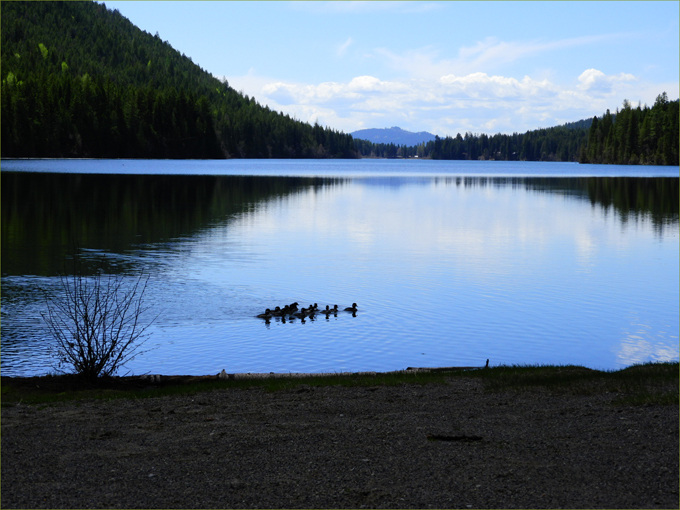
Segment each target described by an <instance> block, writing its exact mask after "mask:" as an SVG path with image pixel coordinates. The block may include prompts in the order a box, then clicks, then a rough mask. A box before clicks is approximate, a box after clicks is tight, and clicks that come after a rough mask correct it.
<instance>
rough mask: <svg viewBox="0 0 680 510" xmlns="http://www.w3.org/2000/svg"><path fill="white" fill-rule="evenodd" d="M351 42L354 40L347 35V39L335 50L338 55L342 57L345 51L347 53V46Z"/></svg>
mask: <svg viewBox="0 0 680 510" xmlns="http://www.w3.org/2000/svg"><path fill="white" fill-rule="evenodd" d="M353 42H354V40H353V39H352V38H351V37H348V38H347V40H346V41H345V42H344V43H342V44H341V45H340V46H339V47H338V50H337V51H336V54H337V55H338V57H344V56H345V53H347V48H349V47H350V46H351V45H352V43H353Z"/></svg>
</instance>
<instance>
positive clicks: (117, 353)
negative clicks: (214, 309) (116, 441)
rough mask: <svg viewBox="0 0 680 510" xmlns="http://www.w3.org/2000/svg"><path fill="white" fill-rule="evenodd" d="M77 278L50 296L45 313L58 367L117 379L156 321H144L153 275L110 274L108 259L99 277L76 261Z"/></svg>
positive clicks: (65, 279)
mask: <svg viewBox="0 0 680 510" xmlns="http://www.w3.org/2000/svg"><path fill="white" fill-rule="evenodd" d="M73 266H74V271H73V274H72V275H68V276H61V288H60V290H61V293H60V295H58V296H54V297H50V296H47V297H46V298H45V299H46V304H47V311H46V312H43V313H42V317H43V320H44V321H45V324H46V325H47V329H48V331H49V332H50V334H51V335H52V336H53V337H54V339H55V340H56V345H55V349H54V354H55V358H56V366H55V368H56V369H57V370H58V371H60V372H66V371H67V370H65V369H64V367H70V369H71V371H73V372H75V373H76V374H78V375H80V376H82V377H83V378H85V379H87V380H90V381H94V380H96V379H97V378H99V377H102V376H111V375H114V374H115V373H116V372H117V370H118V369H119V368H120V367H122V366H123V365H125V363H127V362H129V361H131V360H133V359H134V358H135V357H137V356H138V355H139V354H142V352H141V351H140V350H139V348H140V347H141V346H142V345H143V344H144V342H145V341H146V337H147V336H148V335H146V334H145V331H146V330H147V328H148V327H149V326H151V324H152V323H153V322H154V320H155V319H156V317H153V318H151V319H149V320H144V319H145V312H147V311H148V310H149V307H145V306H144V304H143V298H144V293H145V291H146V288H147V285H148V283H149V275H146V276H145V275H144V274H143V273H140V275H139V276H138V277H136V278H135V279H134V280H132V281H129V280H126V279H125V278H124V277H123V276H121V275H112V274H109V275H106V274H104V271H103V260H102V264H101V266H100V268H99V271H98V272H97V273H96V274H95V275H94V276H89V277H88V276H85V275H83V274H82V270H81V265H80V262H79V260H78V258H77V257H74V263H73Z"/></svg>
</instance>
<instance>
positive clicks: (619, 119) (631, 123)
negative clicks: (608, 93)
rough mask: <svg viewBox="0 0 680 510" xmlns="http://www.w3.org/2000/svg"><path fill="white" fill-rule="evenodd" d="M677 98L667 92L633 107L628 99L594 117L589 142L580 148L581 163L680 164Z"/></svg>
mask: <svg viewBox="0 0 680 510" xmlns="http://www.w3.org/2000/svg"><path fill="white" fill-rule="evenodd" d="M679 110H680V108H679V107H678V101H677V100H675V101H669V100H668V95H667V94H666V93H665V92H664V93H663V94H660V95H659V96H657V98H656V101H655V102H654V105H653V106H652V107H651V108H649V107H648V106H646V105H645V106H644V107H641V106H640V105H638V106H637V107H636V108H633V107H632V106H631V104H630V102H628V101H625V102H624V104H623V108H622V109H621V110H617V112H616V114H615V115H612V114H611V113H609V110H607V112H606V113H605V114H604V115H603V116H602V117H601V118H597V117H596V118H594V119H593V123H592V124H591V126H590V130H589V132H588V144H587V145H586V146H584V147H582V149H581V153H580V157H579V160H580V161H581V162H582V163H605V164H606V163H614V164H620V165H628V164H630V165H635V164H642V165H677V164H678V143H679V142H678V138H679V134H678V132H679V129H678V111H679Z"/></svg>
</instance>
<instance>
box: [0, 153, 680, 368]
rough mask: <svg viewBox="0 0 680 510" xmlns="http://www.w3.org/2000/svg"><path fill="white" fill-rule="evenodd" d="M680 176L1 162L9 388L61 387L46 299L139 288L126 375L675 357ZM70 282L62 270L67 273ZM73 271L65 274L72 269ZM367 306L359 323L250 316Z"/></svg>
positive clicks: (616, 171)
mask: <svg viewBox="0 0 680 510" xmlns="http://www.w3.org/2000/svg"><path fill="white" fill-rule="evenodd" d="M678 176H679V169H678V167H644V166H638V167H627V166H596V165H577V164H569V163H524V162H507V163H504V162H482V161H473V162H470V161H453V162H451V161H449V162H444V161H412V160H408V161H403V160H357V161H316V160H314V161H271V160H265V161H261V160H247V161H243V160H230V161H132V160H103V161H101V160H91V161H88V160H40V161H8V160H5V161H2V173H1V177H2V329H1V338H2V353H1V354H2V356H1V358H0V361H1V364H2V365H1V367H2V374H3V375H34V374H45V373H48V372H52V371H53V368H52V362H51V358H50V355H49V351H50V346H51V343H52V341H51V339H50V337H49V335H48V334H47V332H46V329H45V327H44V324H43V323H42V319H41V315H40V314H41V312H42V311H44V309H45V305H44V293H47V295H52V294H54V293H55V292H58V290H59V274H61V273H63V272H64V270H65V269H64V268H65V263H66V262H67V260H68V258H69V256H70V255H71V254H72V252H73V247H74V246H77V247H78V249H79V250H78V253H79V255H80V257H81V258H82V259H83V260H84V261H85V263H86V264H87V267H88V268H89V269H88V271H91V272H92V271H94V270H95V269H94V268H95V266H96V264H97V261H99V260H101V258H102V257H105V261H106V262H105V267H106V271H107V272H110V273H115V274H120V275H124V276H125V277H126V278H127V277H129V278H133V277H134V275H137V274H139V271H142V270H143V271H144V272H145V273H147V274H150V280H149V288H148V290H147V294H146V298H147V303H148V304H150V305H151V306H152V309H153V311H154V313H156V314H158V319H157V321H156V322H155V323H154V325H153V326H152V327H151V328H150V329H149V333H151V336H150V337H149V339H148V340H147V343H146V345H145V348H146V349H150V350H149V352H147V353H145V354H143V355H141V356H140V357H138V358H137V359H135V360H134V361H133V362H131V363H129V364H128V365H127V367H126V370H127V371H129V372H131V373H133V374H142V373H164V374H215V373H217V372H219V371H220V370H222V369H225V370H226V371H227V372H230V373H232V372H336V371H363V370H379V371H383V370H396V369H403V368H406V367H408V366H422V367H436V366H452V365H483V364H484V362H485V361H486V359H487V358H489V359H490V360H491V362H490V364H491V365H496V364H542V363H554V364H579V365H585V366H588V367H592V368H598V369H615V368H620V367H624V366H628V365H630V364H633V363H639V362H645V361H661V360H677V359H678V336H679V325H678V316H679V315H680V310H679V306H678V301H679V295H680V291H679V283H678V282H679V280H680V275H679V274H678V273H679V271H678V268H679V261H680V256H679V253H678V252H679V249H678V248H679V240H678V233H679V222H678V209H679V202H678V181H679V178H678ZM66 267H68V266H66ZM67 271H68V269H67ZM293 301H297V302H299V303H300V305H301V306H306V305H308V304H310V303H318V304H319V305H320V307H321V308H324V307H325V305H327V304H328V305H330V306H331V307H332V306H333V305H334V304H338V305H339V306H340V307H341V308H344V307H346V306H350V305H351V304H352V303H353V302H356V303H358V312H357V314H356V317H353V316H352V315H351V314H350V313H339V314H338V315H337V317H335V316H332V315H331V316H330V317H329V318H328V319H326V318H325V317H324V316H317V317H316V319H315V320H309V319H307V320H305V321H304V322H303V321H301V320H299V319H297V320H294V321H286V322H285V323H283V322H282V321H280V320H278V319H275V320H272V321H271V322H270V323H269V324H267V323H265V321H263V320H261V319H257V318H255V317H254V316H255V315H256V314H258V313H261V312H263V311H264V309H265V308H271V307H273V306H275V305H280V306H282V305H284V304H286V303H291V302H293Z"/></svg>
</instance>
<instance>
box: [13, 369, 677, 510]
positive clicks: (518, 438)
mask: <svg viewBox="0 0 680 510" xmlns="http://www.w3.org/2000/svg"><path fill="white" fill-rule="evenodd" d="M446 381H447V382H446V384H426V385H415V384H401V385H396V386H368V387H342V386H326V387H317V386H309V385H304V384H303V385H302V386H296V387H293V388H291V389H283V390H280V391H275V392H268V391H266V390H265V389H264V388H251V389H234V388H230V389H218V390H215V391H210V392H204V393H197V394H193V395H175V396H164V397H157V398H145V399H137V400H135V399H119V400H110V401H105V400H85V401H77V402H59V403H55V404H51V405H48V406H44V405H39V404H33V405H26V404H23V403H19V404H15V405H11V406H5V407H3V410H2V507H3V508H16V507H30V508H46V507H50V508H103V507H110V508H126V507H127V508H255V507H265V508H313V507H315V508H360V507H384V508H427V507H439V508H447V507H448V508H517V507H519V508H557V507H570V508H657V507H660V508H677V507H678V406H677V405H655V404H652V405H642V406H626V405H613V404H612V402H613V401H614V399H615V398H616V395H615V394H613V393H607V392H599V393H597V394H592V395H588V396H582V395H568V394H554V393H552V394H551V393H549V392H548V391H546V390H545V389H524V390H521V391H502V392H496V393H489V392H484V391H483V390H482V388H483V386H482V382H481V381H480V380H479V379H475V378H470V377H458V378H449V379H447V380H446ZM428 436H429V437H428Z"/></svg>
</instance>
